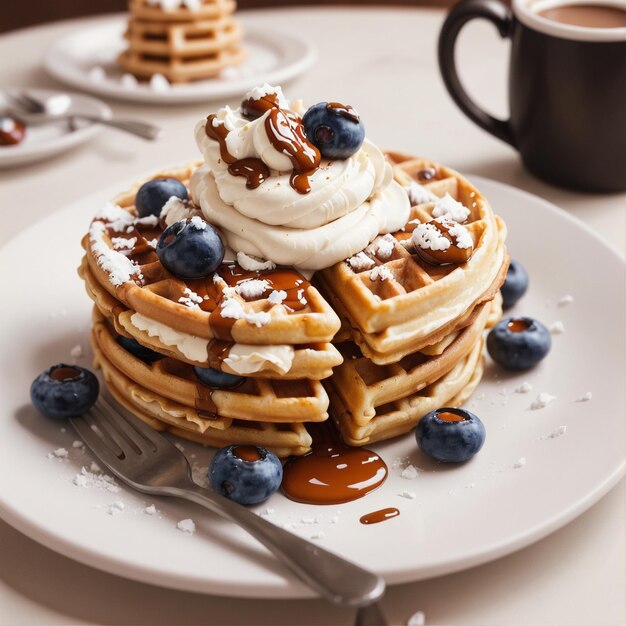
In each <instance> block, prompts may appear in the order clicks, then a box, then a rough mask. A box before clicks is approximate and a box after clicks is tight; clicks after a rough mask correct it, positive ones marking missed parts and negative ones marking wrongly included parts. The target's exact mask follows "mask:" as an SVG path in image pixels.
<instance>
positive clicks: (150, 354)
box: [115, 335, 164, 365]
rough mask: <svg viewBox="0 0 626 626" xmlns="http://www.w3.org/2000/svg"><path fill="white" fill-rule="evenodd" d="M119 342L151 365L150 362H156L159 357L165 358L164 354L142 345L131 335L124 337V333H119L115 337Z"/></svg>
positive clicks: (125, 348)
mask: <svg viewBox="0 0 626 626" xmlns="http://www.w3.org/2000/svg"><path fill="white" fill-rule="evenodd" d="M115 341H117V343H118V344H119V345H120V346H122V348H124V350H126V351H127V352H130V353H131V354H132V355H133V356H136V357H137V358H138V359H140V360H141V361H143V362H144V363H147V364H148V365H150V363H154V362H155V361H158V360H159V359H162V358H164V357H163V355H162V354H159V353H158V352H155V351H154V350H150V348H146V347H145V346H142V345H141V344H140V343H139V342H138V341H136V340H135V339H131V338H130V337H124V335H118V336H117V337H116V339H115Z"/></svg>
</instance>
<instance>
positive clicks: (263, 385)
mask: <svg viewBox="0 0 626 626" xmlns="http://www.w3.org/2000/svg"><path fill="white" fill-rule="evenodd" d="M193 167H194V166H189V167H185V168H179V169H174V170H170V171H167V172H162V173H160V174H158V175H157V176H163V177H174V178H177V179H179V180H181V181H182V182H183V183H184V184H186V185H188V182H189V177H190V175H191V172H192V170H193ZM139 186H140V185H139V184H138V185H136V186H135V187H134V188H133V189H131V190H130V191H128V192H127V193H124V194H122V195H120V196H118V197H117V198H116V199H115V200H114V203H112V204H110V205H108V206H107V207H105V208H104V209H102V210H101V211H99V212H98V213H97V214H96V217H95V218H94V220H93V221H92V223H91V226H90V230H89V233H88V235H86V236H85V238H84V239H83V247H84V248H85V256H84V258H83V261H82V264H81V267H80V269H79V274H80V275H81V277H82V278H83V280H84V281H85V286H86V289H87V293H88V294H89V296H90V297H91V299H92V300H93V302H94V305H95V306H94V310H93V329H92V336H91V339H92V345H93V349H94V354H95V363H96V365H97V366H99V367H100V368H101V370H102V373H103V375H104V379H105V381H106V383H107V387H108V389H109V391H110V392H111V394H112V395H113V396H114V397H115V399H116V400H117V401H118V402H119V403H120V404H122V405H123V406H124V407H125V408H127V409H128V410H129V411H131V412H132V413H134V414H135V415H137V416H138V417H139V418H141V419H142V420H144V421H145V422H147V423H148V424H150V425H151V426H153V427H154V428H156V429H159V430H165V429H167V430H170V431H171V432H173V433H175V434H176V435H179V436H181V437H184V438H187V439H190V440H193V441H197V442H199V443H203V444H206V445H212V446H216V447H221V446H224V445H227V444H243V445H246V444H249V445H260V446H264V447H266V448H269V449H271V450H273V451H274V452H275V453H277V454H278V455H280V456H287V455H290V454H294V455H300V454H304V453H306V452H307V451H308V450H309V449H310V446H311V437H310V435H309V433H308V432H307V430H306V427H305V425H304V424H305V423H306V422H319V421H324V420H326V419H327V418H328V406H329V399H328V396H327V393H326V391H325V389H324V387H323V386H322V384H321V382H320V381H321V380H322V379H324V378H327V377H329V376H331V374H332V370H333V367H335V366H336V365H338V364H339V363H340V362H341V360H342V358H341V356H340V354H339V352H338V351H337V350H336V348H335V347H334V346H333V345H332V344H331V343H330V342H331V340H332V338H333V337H334V335H335V334H336V332H337V330H338V329H339V326H340V321H339V318H338V317H337V315H336V314H335V312H334V311H333V310H332V309H331V308H330V306H329V305H328V303H327V302H326V301H325V300H324V299H323V298H322V296H321V295H320V293H319V292H318V290H317V289H316V288H315V287H314V286H312V285H311V284H310V283H309V282H308V281H306V280H305V279H304V277H302V276H301V275H300V274H298V273H296V272H295V271H293V270H290V269H286V268H280V269H252V268H251V267H248V268H247V269H244V268H243V267H242V266H241V265H239V264H238V263H236V262H227V261H224V262H223V263H222V265H221V266H220V267H219V268H218V270H217V272H216V273H215V274H212V275H211V276H208V277H207V278H205V279H194V280H181V279H180V278H176V277H175V276H173V275H172V274H170V273H169V272H168V271H167V270H166V269H165V268H164V267H163V265H162V264H161V262H160V261H159V258H158V256H157V254H156V252H155V247H156V242H157V240H158V237H159V236H160V234H161V233H162V232H163V229H164V227H163V224H162V221H161V220H159V219H157V218H156V217H154V216H149V217H147V218H138V217H137V215H136V212H135V209H134V206H133V205H134V200H135V194H136V191H137V189H138V188H139ZM192 210H193V209H192ZM242 264H243V265H245V263H243V261H242ZM281 292H282V293H281ZM227 308H228V309H229V311H230V313H225V311H226V309H227ZM223 313H224V315H222V314H223ZM120 336H123V337H128V338H132V339H135V340H136V341H137V342H139V343H140V344H141V345H142V346H145V347H148V348H149V349H150V350H151V351H153V352H154V354H152V355H150V353H149V352H148V355H147V356H146V357H143V358H139V357H138V356H135V354H133V352H131V351H129V350H127V349H126V348H125V347H124V342H123V341H120ZM257 357H258V358H257ZM255 359H256V361H255ZM237 361H239V362H244V363H252V364H253V366H252V367H251V368H250V369H251V371H250V372H249V373H245V374H244V376H245V381H244V382H243V383H242V384H241V385H240V386H237V387H235V388H233V389H216V388H211V387H209V386H206V385H204V384H203V383H202V382H201V381H200V379H199V378H198V376H197V374H196V372H195V370H194V367H193V366H194V365H195V366H199V367H212V368H214V369H219V370H221V371H223V372H226V373H230V374H242V369H241V366H238V365H237ZM255 362H258V363H259V365H257V366H256V367H255V366H254V363H255Z"/></svg>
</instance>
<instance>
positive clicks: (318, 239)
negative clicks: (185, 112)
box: [191, 86, 410, 270]
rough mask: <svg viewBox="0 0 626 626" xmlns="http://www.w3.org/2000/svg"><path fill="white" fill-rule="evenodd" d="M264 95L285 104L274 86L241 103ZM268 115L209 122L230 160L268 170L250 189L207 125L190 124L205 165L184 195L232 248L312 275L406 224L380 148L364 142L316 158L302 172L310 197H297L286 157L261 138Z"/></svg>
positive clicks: (405, 204) (225, 113)
mask: <svg viewBox="0 0 626 626" xmlns="http://www.w3.org/2000/svg"><path fill="white" fill-rule="evenodd" d="M267 93H276V94H277V101H278V102H280V105H281V108H282V107H285V106H286V100H285V99H284V96H283V95H282V92H281V91H280V89H279V88H271V87H269V86H263V88H260V89H257V90H255V91H253V92H251V93H250V94H248V95H247V98H250V97H259V94H260V97H263V96H264V95H266V94H267ZM292 109H295V111H294V113H295V114H296V115H300V114H302V112H303V111H302V110H301V108H300V106H298V105H294V106H293V107H292ZM270 114H271V110H268V111H266V112H265V113H263V114H262V115H260V116H259V117H257V118H256V119H253V120H250V119H247V118H246V117H245V116H244V114H243V113H242V110H241V109H231V108H229V107H224V108H223V109H221V110H220V111H219V112H218V113H217V114H216V115H215V116H214V117H213V118H212V120H211V121H210V122H209V123H210V124H212V125H213V127H215V128H218V129H219V130H220V131H221V132H222V133H223V134H225V140H224V144H225V147H226V149H227V151H228V153H229V155H230V156H231V157H232V158H233V159H236V160H238V161H239V160H243V159H258V160H260V161H261V162H262V163H263V164H264V165H265V166H266V167H267V168H268V170H269V176H268V177H266V178H265V180H264V181H263V182H262V183H261V184H260V185H258V186H257V187H256V188H250V187H249V186H248V185H247V181H246V178H245V177H244V176H234V175H233V174H231V173H230V172H229V164H228V163H226V162H225V161H224V159H223V158H222V153H221V150H220V143H219V142H218V141H216V140H215V139H213V138H211V137H209V136H208V135H207V133H206V129H205V126H206V121H205V120H202V121H200V122H198V124H197V126H196V130H195V136H196V141H197V143H198V147H199V148H200V150H201V152H202V154H203V156H204V160H205V162H206V165H205V166H203V167H201V168H199V169H198V170H196V172H195V173H194V175H193V177H192V179H191V194H192V197H193V200H194V202H195V203H196V204H197V205H198V206H200V207H201V210H202V212H203V214H204V216H205V218H206V219H207V221H209V222H210V223H212V224H215V225H217V226H219V227H220V228H221V229H222V231H223V234H224V236H225V237H226V239H227V242H228V245H229V246H230V247H231V248H232V249H233V250H236V251H237V252H243V253H245V254H248V255H252V256H255V257H260V258H262V259H268V260H270V261H273V262H274V263H276V264H278V265H292V266H295V267H297V268H299V269H302V270H319V269H323V268H326V267H329V266H331V265H333V264H334V263H336V262H338V261H341V260H343V259H346V258H348V257H350V256H352V255H354V254H356V253H357V252H359V251H360V250H363V249H364V248H365V247H366V246H367V245H368V244H369V243H370V242H371V241H373V240H374V239H375V238H376V237H377V236H378V235H380V234H385V233H389V232H394V231H396V230H399V229H400V228H402V227H403V226H404V225H405V223H406V222H407V220H408V217H409V210H410V203H409V199H408V196H407V194H406V191H405V190H404V189H403V188H402V187H401V186H400V185H398V184H397V183H396V182H395V181H394V180H393V175H392V170H391V166H390V165H389V164H388V163H387V162H386V160H385V158H384V156H383V154H382V152H381V151H380V149H379V148H377V147H376V146H375V145H374V144H372V143H371V142H369V141H368V140H365V142H364V143H363V146H362V147H361V148H360V149H359V150H358V151H357V152H356V153H355V154H353V155H352V156H351V157H349V158H347V159H342V160H333V161H330V160H327V159H322V160H321V162H320V164H319V167H318V168H317V169H315V170H313V171H311V172H308V173H307V176H308V182H309V185H310V192H309V193H306V194H303V193H299V192H298V191H297V190H296V189H294V188H293V187H292V185H291V184H290V178H291V176H292V174H293V170H292V161H291V159H290V158H289V157H288V156H287V155H286V154H285V153H283V152H281V151H280V150H279V149H278V148H277V147H276V146H275V145H274V143H273V142H272V138H271V137H270V136H269V135H268V131H267V125H266V123H265V121H266V118H267V117H268V116H269V115H270ZM291 119H297V118H296V117H295V116H292V118H291ZM295 123H299V122H295ZM221 127H222V128H221Z"/></svg>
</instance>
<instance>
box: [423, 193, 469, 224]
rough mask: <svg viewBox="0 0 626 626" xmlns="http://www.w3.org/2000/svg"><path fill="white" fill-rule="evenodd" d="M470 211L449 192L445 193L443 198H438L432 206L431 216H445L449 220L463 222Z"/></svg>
mask: <svg viewBox="0 0 626 626" xmlns="http://www.w3.org/2000/svg"><path fill="white" fill-rule="evenodd" d="M469 214H470V211H469V209H468V208H466V207H464V206H463V205H462V204H461V203H460V202H459V201H458V200H455V199H454V198H453V197H452V196H451V195H450V194H449V193H446V195H445V196H443V198H438V199H437V201H436V202H435V207H434V208H433V212H432V216H433V217H442V216H444V215H445V216H447V217H449V218H450V219H451V220H454V221H455V222H458V223H459V224H463V222H466V221H467V218H468V217H469Z"/></svg>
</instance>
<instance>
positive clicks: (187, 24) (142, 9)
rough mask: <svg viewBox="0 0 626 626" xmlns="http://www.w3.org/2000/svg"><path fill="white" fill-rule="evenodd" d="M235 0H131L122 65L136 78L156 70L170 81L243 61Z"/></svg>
mask: <svg viewBox="0 0 626 626" xmlns="http://www.w3.org/2000/svg"><path fill="white" fill-rule="evenodd" d="M235 8H236V3H235V1H234V0H186V1H184V0H181V1H180V2H176V1H166V0H130V3H129V11H130V19H129V22H128V28H127V31H126V34H125V37H126V39H127V40H128V48H127V49H126V50H125V51H124V52H122V53H121V54H120V56H119V57H118V63H119V64H120V66H121V67H122V68H123V69H124V70H126V71H127V72H130V73H131V74H134V75H135V76H137V77H138V78H145V79H149V78H150V77H152V76H153V75H155V74H161V75H162V76H165V78H167V79H168V81H169V82H171V83H184V82H188V81H193V80H199V79H203V78H210V77H213V76H217V75H218V74H219V73H220V72H221V71H222V70H223V69H224V68H227V67H232V66H235V65H238V64H239V63H241V61H242V60H243V58H244V50H243V48H242V47H241V38H242V29H241V27H240V26H239V24H238V22H237V21H236V20H235V19H234V18H233V15H232V14H233V12H234V10H235Z"/></svg>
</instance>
